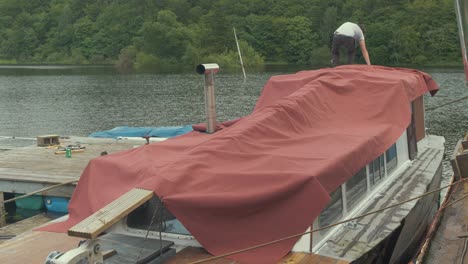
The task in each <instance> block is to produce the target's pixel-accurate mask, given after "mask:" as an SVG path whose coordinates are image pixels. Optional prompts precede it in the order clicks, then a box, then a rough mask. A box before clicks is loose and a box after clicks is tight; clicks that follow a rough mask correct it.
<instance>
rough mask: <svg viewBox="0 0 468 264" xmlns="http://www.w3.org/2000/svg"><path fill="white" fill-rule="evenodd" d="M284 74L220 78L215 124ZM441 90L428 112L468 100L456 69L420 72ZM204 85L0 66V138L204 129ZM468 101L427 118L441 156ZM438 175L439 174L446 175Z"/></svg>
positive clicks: (460, 127)
mask: <svg viewBox="0 0 468 264" xmlns="http://www.w3.org/2000/svg"><path fill="white" fill-rule="evenodd" d="M292 71H293V70H291V69H285V68H280V69H275V70H274V71H267V72H257V73H248V74H247V81H246V82H244V80H243V77H242V75H241V73H223V71H222V70H221V71H220V73H219V74H218V75H217V76H216V79H215V88H216V100H217V102H216V105H217V116H218V120H230V119H234V118H238V117H241V116H244V115H247V114H249V113H250V112H251V111H252V109H253V107H254V105H255V102H256V100H257V98H258V96H259V94H260V91H261V89H262V87H263V85H264V84H265V82H266V81H267V80H268V79H269V77H270V76H272V75H277V74H280V73H288V72H292ZM424 71H426V72H428V73H429V74H431V75H432V76H433V78H434V79H435V80H436V81H437V82H438V83H439V84H440V87H441V89H440V91H439V92H438V93H437V95H436V96H435V97H430V96H426V98H425V104H426V107H428V108H430V107H434V106H438V105H441V104H444V103H446V102H450V101H452V100H455V99H457V98H461V97H463V96H467V95H468V88H466V87H465V82H464V75H463V71H462V69H426V70H424ZM203 89H204V79H203V77H202V76H200V75H197V74H196V73H195V72H193V73H183V74H150V73H146V74H118V73H117V72H116V71H115V70H114V69H113V68H112V67H108V66H90V67H78V66H16V67H12V66H0V136H16V137H34V138H35V137H36V136H38V135H46V134H58V135H60V136H68V135H74V136H87V135H89V134H90V133H92V132H95V131H100V130H107V129H111V128H114V127H116V126H123V125H127V126H178V125H186V124H194V123H199V122H203V121H204V118H205V116H204V94H203ZM467 117H468V100H464V101H460V102H457V103H454V104H451V105H448V106H445V107H442V108H438V109H435V110H432V111H427V113H426V127H427V128H428V133H430V134H436V135H442V136H445V138H446V140H447V145H446V146H447V154H448V155H447V156H449V154H451V151H452V150H453V148H454V145H455V144H456V142H457V140H458V139H459V138H460V137H462V136H463V135H464V134H465V132H467V131H468V122H467ZM447 164H448V163H447V162H446V164H445V166H444V167H446V168H445V169H446V170H445V171H447V170H450V167H449V166H448V167H447Z"/></svg>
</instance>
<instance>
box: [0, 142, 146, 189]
mask: <svg viewBox="0 0 468 264" xmlns="http://www.w3.org/2000/svg"><path fill="white" fill-rule="evenodd" d="M12 141H13V140H10V143H11V142H12ZM0 143H1V142H0ZM31 143H33V144H34V145H30V146H25V147H17V148H8V150H4V151H0V192H11V193H30V192H33V191H36V190H40V189H42V188H45V187H49V186H52V185H55V184H57V183H61V182H66V181H71V180H78V179H79V178H80V176H81V173H82V172H83V170H84V169H85V167H86V165H87V164H88V162H89V160H91V159H93V158H95V157H99V156H100V155H101V153H102V152H104V151H106V152H107V153H109V154H110V153H113V152H118V151H121V150H126V149H131V148H133V147H135V146H140V145H143V144H144V143H145V141H144V140H115V139H102V138H88V137H69V138H61V139H60V145H61V146H68V145H76V144H80V145H81V146H84V147H86V148H85V149H84V151H82V152H79V153H72V157H71V158H66V157H65V154H55V152H56V151H57V147H38V146H36V142H35V141H31ZM74 188H75V184H69V185H64V186H61V187H58V188H56V189H52V190H49V191H47V194H48V195H52V196H60V197H71V195H72V193H73V190H74Z"/></svg>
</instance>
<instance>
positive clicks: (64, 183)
mask: <svg viewBox="0 0 468 264" xmlns="http://www.w3.org/2000/svg"><path fill="white" fill-rule="evenodd" d="M77 181H78V180H72V181H67V182H62V183H59V184H56V185H52V186H49V187H46V188H43V189H40V190H37V191H34V192H30V193H28V194H25V195H21V196H18V197H15V198H12V199H8V200H5V201H3V203H4V204H6V203H9V202H13V201H16V200H19V199H22V198H25V197H28V196H31V195H34V194H36V193H42V192H45V191H48V190H50V189H54V188H57V187H60V186H62V185H67V184H72V183H75V182H77Z"/></svg>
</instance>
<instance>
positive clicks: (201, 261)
mask: <svg viewBox="0 0 468 264" xmlns="http://www.w3.org/2000/svg"><path fill="white" fill-rule="evenodd" d="M464 181H468V178H467V179H461V180H459V181H457V182H455V183H452V184H449V185H446V186H444V187H441V188H438V189H435V190H433V191H430V192H426V193H424V194H422V195H420V196H417V197H414V198H411V199H408V200H405V201H403V202H399V203H396V204H394V205H390V206H388V207H385V208H382V209H378V210H374V211H371V212H369V213H366V214H363V215H359V216H356V217H352V218H348V219H346V220H343V221H340V222H337V223H334V224H330V225H327V226H323V227H321V228H318V229H314V230H311V231H308V232H304V233H299V234H295V235H291V236H287V237H283V238H280V239H276V240H273V241H270V242H267V243H264V244H259V245H256V246H252V247H248V248H244V249H240V250H236V251H232V252H229V253H225V254H222V255H219V256H214V257H210V258H206V259H202V260H198V261H194V262H191V263H190V264H199V263H203V262H206V261H211V260H216V259H220V258H224V257H228V256H231V255H235V254H239V253H242V252H246V251H249V250H254V249H257V248H261V247H266V246H269V245H272V244H275V243H278V242H282V241H285V240H288V239H291V238H296V237H300V236H303V235H307V234H311V233H315V232H318V231H321V230H324V229H328V228H331V227H334V226H337V225H341V224H344V223H346V222H350V221H353V220H356V219H359V218H363V217H366V216H369V215H372V214H376V213H380V212H382V211H385V210H387V209H390V208H393V207H397V206H400V205H402V204H405V203H408V202H411V201H413V200H416V199H420V198H422V197H425V196H428V195H430V194H432V193H435V192H437V191H440V190H443V189H445V188H448V187H450V186H453V185H457V184H459V183H461V182H464ZM465 197H468V195H466V196H464V197H462V198H460V199H458V200H456V201H454V202H452V203H450V204H448V205H447V206H450V205H452V204H454V203H456V202H458V201H461V200H462V199H464V198H465Z"/></svg>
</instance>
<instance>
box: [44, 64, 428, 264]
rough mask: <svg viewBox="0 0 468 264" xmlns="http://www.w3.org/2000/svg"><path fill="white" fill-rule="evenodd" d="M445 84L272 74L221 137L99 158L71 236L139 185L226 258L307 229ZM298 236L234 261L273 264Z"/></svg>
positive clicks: (385, 75)
mask: <svg viewBox="0 0 468 264" xmlns="http://www.w3.org/2000/svg"><path fill="white" fill-rule="evenodd" d="M427 91H431V92H435V91H437V84H436V83H435V82H434V81H433V80H432V79H431V77H430V76H429V75H427V74H425V73H422V72H419V71H416V70H410V69H394V68H386V67H380V66H373V67H369V66H364V65H348V66H341V67H337V68H327V69H320V70H314V71H302V72H299V73H297V74H291V75H282V76H275V77H272V78H271V79H270V80H269V81H268V82H267V84H266V85H265V87H264V88H263V91H262V94H261V96H260V98H259V100H258V102H257V105H256V106H255V110H254V111H253V112H252V113H251V114H250V115H248V116H245V117H243V118H241V119H240V120H238V121H237V122H235V123H234V124H229V125H230V126H220V127H221V128H222V129H221V130H219V131H218V132H216V133H215V134H211V135H208V134H204V133H200V132H191V133H189V134H186V135H183V136H179V137H177V138H173V139H169V140H167V141H164V142H160V143H154V144H150V145H145V146H142V147H138V148H136V149H131V150H127V151H122V152H119V153H116V154H111V155H107V156H103V157H99V158H96V159H93V160H91V161H90V162H89V164H88V166H87V168H86V169H85V171H84V172H83V174H82V176H81V179H80V181H79V183H78V186H77V188H76V190H75V192H74V194H73V197H72V200H71V202H70V206H69V211H70V217H69V220H68V221H67V222H64V223H58V224H53V225H49V226H47V227H45V228H42V229H41V230H48V231H59V232H65V231H66V230H67V229H68V228H70V227H71V226H73V225H74V224H76V223H78V222H79V221H80V220H82V219H84V218H85V217H87V216H89V215H91V214H92V213H93V212H95V211H97V210H98V209H100V208H102V207H103V206H105V205H106V204H108V203H109V202H111V201H112V200H114V199H116V198H118V197H119V196H120V195H122V194H124V193H125V192H127V191H129V190H130V189H132V188H135V187H139V188H144V189H148V190H154V192H155V193H156V194H157V195H158V196H159V197H160V198H161V199H162V200H163V201H164V203H165V205H166V207H167V208H168V209H169V210H170V211H171V212H172V214H174V215H175V216H176V217H177V218H178V219H179V220H180V221H181V222H182V223H183V225H184V226H185V227H186V228H187V229H188V230H189V231H190V232H191V233H192V234H193V235H194V236H195V238H196V239H197V240H198V241H199V242H200V243H201V244H202V245H203V246H204V247H205V249H206V250H208V251H209V252H210V253H212V254H214V255H219V254H222V253H226V252H230V251H234V250H239V249H243V248H246V247H250V246H253V245H257V244H260V243H265V242H268V241H271V240H275V239H279V238H282V237H286V236H289V235H292V234H297V233H301V232H303V231H305V230H306V229H307V228H308V227H309V226H310V225H311V224H312V222H313V221H314V219H315V218H316V217H317V216H318V215H319V213H320V211H321V210H322V209H324V207H325V206H326V205H327V203H328V201H329V199H330V197H329V193H330V192H332V191H333V190H335V189H336V188H338V187H339V186H340V185H341V184H342V183H344V182H345V181H346V180H347V179H349V178H350V177H351V176H353V174H355V173H356V172H357V171H359V169H361V168H362V167H364V166H365V165H366V164H367V163H369V162H370V161H372V160H373V159H375V158H376V157H378V156H379V155H380V154H382V153H383V152H384V151H385V150H386V149H387V148H389V147H390V146H391V145H392V144H393V143H394V142H395V141H396V140H397V139H398V137H399V136H400V135H401V134H402V133H403V132H404V130H405V129H406V128H407V126H408V124H409V122H410V119H411V110H410V102H411V101H412V100H414V99H415V98H417V97H419V96H421V95H423V94H424V93H426V92H427ZM296 241H297V239H290V240H288V241H286V242H282V243H277V244H274V245H271V246H268V247H264V248H261V249H257V250H253V251H249V252H247V253H241V254H238V255H234V256H232V258H234V259H237V260H240V261H244V262H250V263H273V262H274V261H276V260H279V259H280V258H281V257H283V256H284V255H285V254H287V253H288V252H289V251H290V250H291V248H292V246H293V245H294V243H295V242H296Z"/></svg>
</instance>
